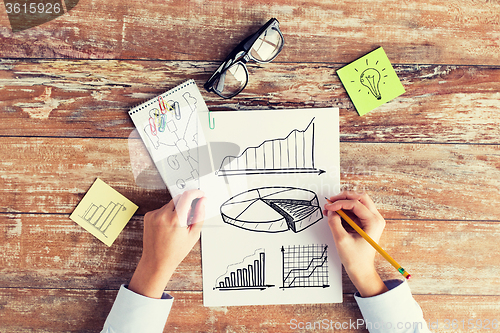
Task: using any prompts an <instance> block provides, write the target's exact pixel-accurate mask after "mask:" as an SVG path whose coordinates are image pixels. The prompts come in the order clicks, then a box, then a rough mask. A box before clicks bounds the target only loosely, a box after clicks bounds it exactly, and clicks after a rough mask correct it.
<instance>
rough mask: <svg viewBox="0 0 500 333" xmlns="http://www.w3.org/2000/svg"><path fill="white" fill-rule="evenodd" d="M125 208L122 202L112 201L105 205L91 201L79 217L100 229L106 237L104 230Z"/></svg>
mask: <svg viewBox="0 0 500 333" xmlns="http://www.w3.org/2000/svg"><path fill="white" fill-rule="evenodd" d="M125 210H127V208H126V207H125V206H124V205H123V204H119V203H114V202H112V201H111V202H110V203H109V204H108V205H107V206H106V207H104V206H102V205H96V204H94V203H91V204H90V205H89V207H88V208H87V209H86V210H85V213H83V215H81V216H80V217H81V218H82V219H83V220H85V221H86V222H88V223H89V224H91V225H92V226H94V228H96V229H97V230H98V231H100V232H101V233H102V234H103V235H104V236H106V237H108V236H107V235H106V231H107V230H108V228H109V226H110V225H111V224H112V223H113V220H114V219H115V217H116V216H117V215H118V213H119V212H120V211H125Z"/></svg>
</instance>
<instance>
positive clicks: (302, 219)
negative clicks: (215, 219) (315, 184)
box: [220, 186, 323, 233]
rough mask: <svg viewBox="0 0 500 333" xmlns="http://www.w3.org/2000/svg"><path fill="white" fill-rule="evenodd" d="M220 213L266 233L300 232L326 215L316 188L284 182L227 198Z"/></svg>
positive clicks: (236, 223)
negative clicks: (298, 186)
mask: <svg viewBox="0 0 500 333" xmlns="http://www.w3.org/2000/svg"><path fill="white" fill-rule="evenodd" d="M220 213H221V216H222V220H223V221H224V222H225V223H227V224H230V225H233V226H235V227H238V228H241V229H245V230H249V231H255V232H267V233H277V232H285V231H288V230H292V231H293V232H295V233H297V232H301V231H303V230H305V229H306V228H309V227H310V226H312V225H313V224H315V223H316V222H318V221H319V220H321V219H322V218H323V212H322V210H321V207H320V206H319V201H318V197H317V196H316V194H315V193H314V192H313V191H310V190H307V189H302V188H295V187H281V186H278V187H261V188H256V189H251V190H248V191H245V192H243V193H240V194H238V195H236V196H234V197H232V198H230V199H229V200H227V201H226V202H224V203H223V204H222V205H221V207H220Z"/></svg>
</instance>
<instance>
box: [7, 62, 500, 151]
mask: <svg viewBox="0 0 500 333" xmlns="http://www.w3.org/2000/svg"><path fill="white" fill-rule="evenodd" d="M215 66H216V64H215V63H209V62H178V61H173V62H146V61H66V60H64V61H63V60H61V61H46V60H39V61H28V62H26V61H18V60H3V61H2V62H0V94H2V96H5V98H2V99H1V100H0V109H2V110H4V111H5V112H1V113H0V120H1V121H0V135H3V136H63V137H121V138H127V137H128V136H129V135H130V133H131V131H132V130H133V128H134V126H133V124H132V122H131V120H130V119H129V116H128V114H127V111H128V110H129V109H130V108H131V107H132V106H134V105H137V104H139V103H142V102H143V101H145V100H147V99H149V98H152V97H153V96H155V95H157V94H159V93H162V92H164V91H166V90H168V89H170V88H172V87H174V86H175V85H177V84H180V83H181V82H183V81H185V80H187V79H189V78H193V79H195V80H196V82H197V85H198V87H200V88H201V90H202V95H203V97H204V99H205V101H206V103H207V105H208V106H209V107H210V109H211V110H219V111H224V110H252V109H263V108H265V109H269V108H271V109H278V110H279V109H284V108H310V107H329V106H337V107H339V108H340V109H341V112H340V129H341V140H342V141H362V142H419V143H475V144H478V143H480V144H497V143H499V138H500V128H499V126H497V124H498V123H500V112H498V111H499V110H500V69H499V68H491V67H472V66H421V65H405V66H395V69H396V71H397V72H398V75H399V77H400V79H401V80H402V82H403V85H404V86H405V89H406V93H405V94H403V95H402V96H400V97H399V98H396V99H395V100H393V101H391V102H389V103H387V104H385V105H383V106H381V107H379V108H377V109H376V112H372V113H369V114H367V115H365V116H363V117H359V116H358V114H357V112H356V111H355V109H354V107H353V105H352V103H351V101H350V99H349V97H348V96H347V94H346V92H345V90H344V89H343V87H342V85H341V83H340V81H339V79H338V76H337V75H336V70H337V69H338V68H340V67H341V66H339V65H329V64H325V63H324V64H280V63H271V64H266V65H262V66H256V65H249V70H250V82H249V84H248V86H247V88H246V89H245V90H244V91H243V92H242V93H241V94H240V95H239V96H238V97H237V98H235V99H233V100H230V101H226V100H222V99H221V98H219V97H218V96H216V95H215V94H209V93H207V92H205V91H204V89H203V88H202V87H203V83H204V82H205V81H206V79H207V78H208V77H209V76H210V74H211V72H212V71H213V70H215Z"/></svg>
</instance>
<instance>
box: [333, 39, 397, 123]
mask: <svg viewBox="0 0 500 333" xmlns="http://www.w3.org/2000/svg"><path fill="white" fill-rule="evenodd" d="M337 75H338V76H339V78H340V81H342V84H343V85H344V87H345V89H346V91H347V93H348V94H349V97H350V98H351V100H352V102H353V104H354V106H355V107H356V110H357V111H358V113H359V115H360V116H362V115H364V114H366V113H368V112H370V111H371V110H373V109H375V108H376V107H378V106H380V105H382V104H384V103H387V102H388V101H390V100H391V99H394V98H396V97H398V96H400V95H401V94H403V93H404V92H405V89H404V88H403V85H402V84H401V81H399V78H398V76H397V75H396V72H395V71H394V68H392V65H391V62H390V61H389V58H387V55H386V54H385V51H384V49H383V48H382V47H379V48H378V49H376V50H375V51H372V52H370V53H368V54H367V55H365V56H364V57H361V58H359V59H358V60H356V61H354V62H352V63H350V64H349V65H347V66H344V67H342V68H341V69H339V70H338V71H337Z"/></svg>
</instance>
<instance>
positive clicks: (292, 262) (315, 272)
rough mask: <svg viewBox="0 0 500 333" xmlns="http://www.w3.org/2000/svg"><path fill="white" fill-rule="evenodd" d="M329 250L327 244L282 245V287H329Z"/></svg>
mask: <svg viewBox="0 0 500 333" xmlns="http://www.w3.org/2000/svg"><path fill="white" fill-rule="evenodd" d="M327 250H328V245H325V244H314V245H292V246H287V247H286V248H285V247H284V246H282V247H281V253H282V260H283V286H282V287H281V288H284V289H286V288H307V287H321V288H327V287H329V286H330V285H329V284H328V251H327Z"/></svg>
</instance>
